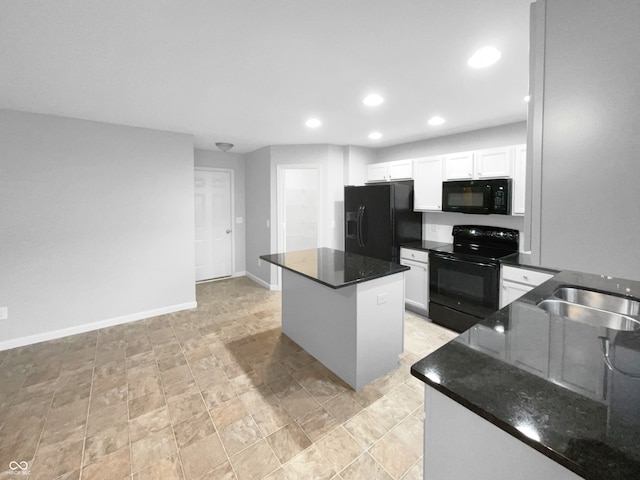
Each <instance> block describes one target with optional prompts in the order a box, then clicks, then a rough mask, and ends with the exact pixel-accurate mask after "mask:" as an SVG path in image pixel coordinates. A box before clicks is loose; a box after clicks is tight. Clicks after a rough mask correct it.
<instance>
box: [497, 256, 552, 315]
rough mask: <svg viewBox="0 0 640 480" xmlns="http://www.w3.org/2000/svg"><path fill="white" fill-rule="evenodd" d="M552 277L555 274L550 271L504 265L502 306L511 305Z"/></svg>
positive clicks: (501, 292) (501, 293)
mask: <svg viewBox="0 0 640 480" xmlns="http://www.w3.org/2000/svg"><path fill="white" fill-rule="evenodd" d="M551 277H553V275H552V274H550V273H546V272H540V271H538V270H530V269H528V268H519V267H510V266H508V265H503V266H502V283H501V286H500V308H503V307H505V306H507V305H509V304H510V303H511V302H513V301H514V300H516V299H518V298H520V297H521V296H523V295H524V294H525V293H527V292H529V291H531V290H533V289H534V288H535V287H537V286H538V285H540V284H541V283H544V282H546V281H547V280H549V279H550V278H551Z"/></svg>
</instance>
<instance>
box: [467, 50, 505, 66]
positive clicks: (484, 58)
mask: <svg viewBox="0 0 640 480" xmlns="http://www.w3.org/2000/svg"><path fill="white" fill-rule="evenodd" d="M501 55H502V53H500V50H498V49H497V48H495V47H482V48H481V49H480V50H478V51H477V52H476V53H474V54H473V55H472V56H471V58H469V60H467V65H469V66H470V67H471V68H484V67H488V66H489V65H493V64H494V63H496V62H497V61H498V60H500V56H501Z"/></svg>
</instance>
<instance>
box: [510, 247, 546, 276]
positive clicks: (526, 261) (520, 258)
mask: <svg viewBox="0 0 640 480" xmlns="http://www.w3.org/2000/svg"><path fill="white" fill-rule="evenodd" d="M500 263H501V264H502V265H509V266H511V267H518V268H527V269H529V270H537V271H539V272H546V273H552V274H553V275H555V274H556V273H558V272H559V270H556V269H553V268H547V267H540V266H538V265H532V264H531V257H530V256H529V255H527V254H524V253H520V252H518V253H513V254H511V255H507V256H506V257H502V258H501V259H500Z"/></svg>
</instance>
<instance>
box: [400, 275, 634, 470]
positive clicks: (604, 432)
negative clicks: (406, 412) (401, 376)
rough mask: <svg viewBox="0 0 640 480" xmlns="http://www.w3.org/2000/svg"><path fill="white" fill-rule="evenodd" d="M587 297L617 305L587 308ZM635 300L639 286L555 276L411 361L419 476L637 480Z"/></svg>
mask: <svg viewBox="0 0 640 480" xmlns="http://www.w3.org/2000/svg"><path fill="white" fill-rule="evenodd" d="M593 291H596V292H611V293H612V294H613V299H614V300H615V299H617V300H620V299H622V301H617V302H609V304H607V302H599V300H598V304H597V307H598V308H597V309H595V310H593V309H590V308H591V307H593V306H594V303H595V302H596V300H594V299H592V298H591V297H589V295H590V293H589V292H593ZM585 292H587V293H586V295H585V294H584V293H585ZM596 297H598V298H599V299H600V300H601V299H605V300H606V299H607V296H606V295H605V296H602V295H596ZM632 297H635V298H636V299H637V298H640V282H634V281H629V280H623V279H618V278H612V277H607V276H599V275H591V274H584V273H578V272H569V271H564V272H560V273H558V274H557V275H555V276H554V277H553V278H552V279H550V280H548V281H546V282H545V283H543V284H542V285H540V286H538V287H536V288H535V289H534V290H532V291H531V292H529V293H527V294H525V295H524V296H523V297H521V298H520V299H518V300H516V301H514V302H513V303H511V304H510V305H508V306H506V307H505V308H503V309H502V310H500V311H498V312H496V313H495V314H493V315H492V316H490V317H488V318H487V319H485V320H484V321H482V322H480V323H479V324H477V325H476V326H474V327H472V328H471V329H469V330H467V331H466V332H464V333H462V334H461V335H460V336H458V337H457V338H456V339H454V340H453V341H451V342H449V343H448V344H446V345H444V346H443V347H442V348H440V349H438V350H436V351H435V352H433V353H432V354H431V355H429V356H427V357H425V358H424V359H422V360H420V361H419V362H417V363H416V364H414V365H413V366H412V368H411V372H412V374H413V375H414V376H415V377H417V378H419V379H420V380H422V381H423V382H425V384H426V388H425V432H424V435H425V444H424V472H425V473H424V476H425V479H428V480H444V479H450V478H491V479H492V480H503V479H504V480H506V479H513V478H518V479H524V480H529V479H531V480H533V479H539V478H553V479H554V480H574V479H578V478H587V479H602V478H606V479H608V480H612V479H620V480H622V479H625V480H628V479H631V478H640V379H639V378H638V377H640V330H638V327H640V323H638V321H636V320H640V318H639V317H638V311H637V307H638V304H635V305H634V304H633V301H631V302H629V301H628V300H629V299H630V298H632ZM609 300H611V298H609ZM611 303H624V304H625V309H626V311H625V312H624V313H623V312H620V314H614V315H610V314H609V313H606V312H607V311H611V308H612V306H611ZM584 305H589V308H584ZM603 311H605V313H603ZM605 354H606V355H605Z"/></svg>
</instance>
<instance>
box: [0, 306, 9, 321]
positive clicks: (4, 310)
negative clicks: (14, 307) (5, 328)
mask: <svg viewBox="0 0 640 480" xmlns="http://www.w3.org/2000/svg"><path fill="white" fill-rule="evenodd" d="M8 318H9V307H0V320H6V319H8Z"/></svg>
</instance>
